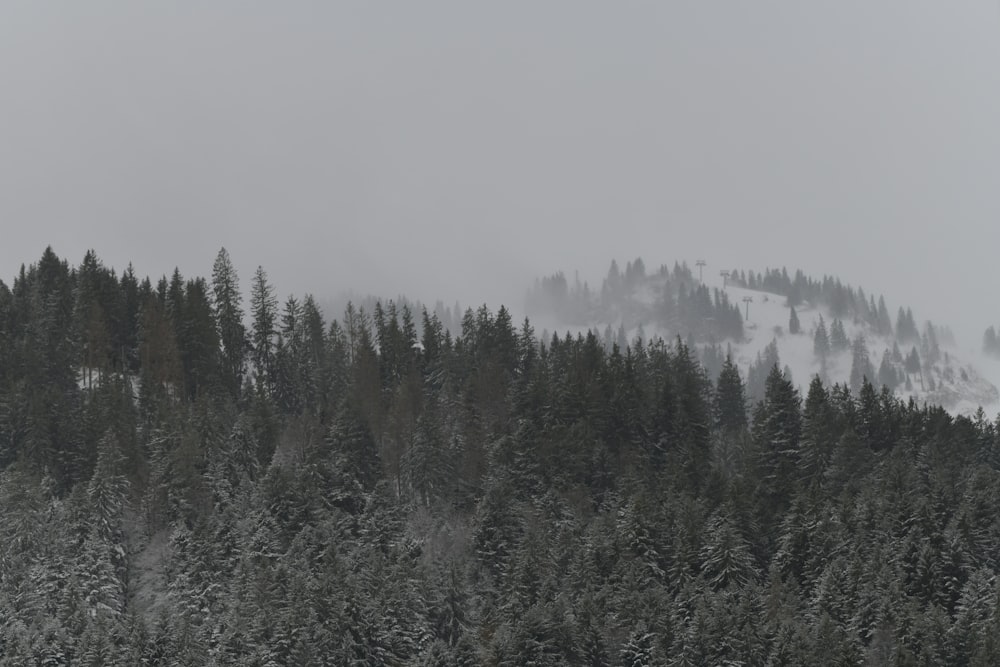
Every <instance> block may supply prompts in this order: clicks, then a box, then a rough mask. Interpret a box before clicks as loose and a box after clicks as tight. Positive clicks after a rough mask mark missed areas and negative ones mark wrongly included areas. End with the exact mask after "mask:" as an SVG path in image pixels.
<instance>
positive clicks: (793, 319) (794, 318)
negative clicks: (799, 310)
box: [788, 306, 802, 335]
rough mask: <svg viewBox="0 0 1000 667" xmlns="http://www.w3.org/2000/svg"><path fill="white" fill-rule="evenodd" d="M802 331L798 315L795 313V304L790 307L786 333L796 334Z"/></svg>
mask: <svg viewBox="0 0 1000 667" xmlns="http://www.w3.org/2000/svg"><path fill="white" fill-rule="evenodd" d="M801 332H802V325H801V324H800V323H799V316H798V315H796V314H795V306H792V307H791V315H790V316H789V319H788V333H790V334H792V335H797V334H799V333H801Z"/></svg>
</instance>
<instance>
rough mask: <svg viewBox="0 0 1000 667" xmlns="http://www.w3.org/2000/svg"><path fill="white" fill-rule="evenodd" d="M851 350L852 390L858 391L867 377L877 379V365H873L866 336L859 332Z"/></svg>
mask: <svg viewBox="0 0 1000 667" xmlns="http://www.w3.org/2000/svg"><path fill="white" fill-rule="evenodd" d="M851 350H852V357H851V379H850V383H851V391H853V392H854V393H858V392H859V391H861V385H862V383H863V381H864V380H865V379H868V380H869V381H870V380H872V379H875V367H874V366H872V362H871V359H870V358H869V356H868V344H867V343H866V342H865V337H864V336H862V335H860V334H859V335H858V337H857V338H855V339H854V343H853V344H852V346H851Z"/></svg>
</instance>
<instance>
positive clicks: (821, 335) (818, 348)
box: [813, 315, 830, 363]
mask: <svg viewBox="0 0 1000 667" xmlns="http://www.w3.org/2000/svg"><path fill="white" fill-rule="evenodd" d="M813 354H815V355H816V358H817V359H819V360H820V363H826V358H827V357H828V356H829V354H830V337H829V335H827V332H826V323H825V322H824V321H823V316H822V315H820V316H819V326H817V327H816V335H815V336H813Z"/></svg>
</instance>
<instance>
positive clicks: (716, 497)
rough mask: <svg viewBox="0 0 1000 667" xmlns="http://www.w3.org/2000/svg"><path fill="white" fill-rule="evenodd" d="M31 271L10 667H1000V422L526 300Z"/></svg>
mask: <svg viewBox="0 0 1000 667" xmlns="http://www.w3.org/2000/svg"><path fill="white" fill-rule="evenodd" d="M240 294H241V291H240V288H239V281H238V279H237V276H236V273H235V270H234V269H233V267H232V264H231V262H230V261H229V258H228V256H227V255H226V253H225V252H224V251H223V252H220V254H219V257H218V259H217V261H216V264H215V267H214V270H213V273H212V279H211V280H210V281H206V280H204V279H200V278H194V279H187V280H185V279H183V278H182V277H181V276H180V275H179V273H177V272H175V273H174V275H173V276H172V277H171V278H170V279H163V280H161V281H159V283H158V284H156V285H155V286H154V285H153V284H151V283H150V281H148V280H143V281H139V280H137V279H136V277H135V276H134V274H133V272H132V271H131V270H128V271H126V272H125V274H123V275H122V276H121V277H120V278H119V277H116V276H115V274H114V273H113V272H112V271H110V270H108V269H106V268H105V267H103V266H102V265H101V264H100V262H99V261H97V259H96V257H95V256H94V255H93V254H88V256H87V258H85V260H84V262H83V264H82V265H81V266H80V267H77V268H70V267H69V265H68V264H67V263H66V262H64V261H61V260H59V259H58V258H57V257H56V256H55V255H54V253H52V252H51V251H46V253H45V254H44V255H43V257H42V259H41V260H40V261H39V262H38V263H37V264H36V265H33V266H32V267H30V268H28V269H26V270H23V271H22V272H21V273H20V275H19V276H18V277H17V278H16V279H15V281H14V284H13V288H11V289H8V288H7V287H5V286H3V285H0V355H2V356H0V361H2V363H0V446H2V457H3V459H2V464H3V472H2V475H0V498H2V503H3V508H4V512H3V513H2V514H0V623H2V626H0V662H2V663H3V664H11V665H25V664H39V665H43V664H44V665H59V664H74V665H76V664H83V665H111V664H120V665H139V664H149V665H167V664H170V665H174V664H180V665H204V664H232V665H311V664H317V665H322V664H327V665H404V664H406V665H409V664H416V665H481V664H485V665H526V664H533V665H560V664H581V665H629V666H634V665H707V664H746V665H803V664H845V665H847V664H850V665H854V664H901V665H903V664H905V665H910V664H912V665H928V664H934V665H937V664H956V665H960V664H974V665H991V664H997V663H998V662H1000V646H998V643H997V639H996V637H998V636H1000V634H998V631H1000V589H998V582H997V578H996V574H997V571H998V568H1000V556H998V554H1000V550H998V546H1000V439H998V432H997V428H996V425H995V424H994V423H991V422H990V421H988V420H987V419H986V418H985V416H984V415H982V413H981V412H980V414H978V415H977V416H976V417H975V418H974V419H969V418H965V417H952V416H950V415H949V414H948V413H946V412H945V411H943V410H941V409H940V408H936V407H929V406H918V405H916V404H914V403H913V402H910V403H907V404H904V403H901V402H900V401H899V400H898V399H896V398H894V397H893V396H892V394H891V393H890V392H888V391H877V390H876V389H875V388H874V386H873V385H872V384H871V383H870V382H869V381H868V380H867V379H863V381H862V383H861V389H860V391H859V392H857V393H852V391H851V390H850V389H848V388H845V387H842V386H834V387H825V386H824V385H823V383H822V382H821V381H820V380H819V379H815V380H814V381H813V382H812V384H811V385H810V386H809V389H808V392H807V394H806V396H805V397H804V398H803V397H801V396H800V395H799V393H798V391H797V390H796V389H795V387H794V386H793V385H792V383H791V382H790V381H789V380H788V378H786V377H785V375H784V374H783V373H782V372H781V371H780V370H779V369H778V368H777V367H773V368H771V369H770V372H769V373H768V375H767V376H766V378H765V387H764V397H763V400H761V401H760V402H758V403H757V404H756V405H753V406H748V405H747V400H746V389H745V385H744V381H743V379H742V378H741V376H740V373H739V371H738V369H737V368H736V367H735V366H734V365H733V364H732V362H731V360H729V359H726V360H725V361H724V362H723V365H722V369H721V371H720V373H719V377H718V381H717V382H713V381H711V380H709V378H708V376H707V374H706V372H705V370H704V369H703V367H702V366H701V365H700V364H699V363H698V362H697V360H696V358H695V356H694V354H693V352H692V351H691V350H690V348H689V347H688V346H687V345H686V344H685V343H683V342H681V341H680V340H678V341H676V342H674V343H670V344H667V343H664V342H662V341H659V340H657V341H653V342H649V343H644V342H641V341H640V342H638V343H637V344H635V345H632V346H628V347H624V348H620V347H618V346H617V345H612V347H611V349H610V350H608V349H605V346H604V345H603V343H602V341H600V340H599V339H598V338H597V337H596V336H594V335H592V334H591V335H587V336H583V335H578V336H575V337H574V336H562V337H560V336H553V337H552V339H551V341H550V342H547V343H544V344H543V343H540V342H539V340H538V339H537V338H536V336H535V334H534V332H533V330H532V328H531V326H530V324H529V323H528V322H527V321H525V322H524V323H523V324H522V325H520V326H515V324H514V323H513V322H512V321H511V317H510V314H509V312H508V311H507V310H506V309H504V308H501V309H500V310H499V311H497V312H495V313H494V312H491V311H490V310H489V309H487V308H486V307H482V308H480V309H479V310H477V311H471V310H469V311H466V313H465V315H464V317H463V319H462V323H461V332H460V333H459V334H457V335H452V334H451V333H450V332H448V331H447V330H446V328H445V327H444V326H443V325H442V323H441V321H440V320H439V319H438V318H437V317H436V316H435V315H434V314H428V313H426V312H421V313H419V314H417V313H413V312H411V311H410V310H409V309H408V308H399V307H397V306H396V305H395V304H393V303H388V304H376V307H375V308H374V309H373V311H372V312H366V311H365V310H363V309H354V308H353V307H349V308H348V309H347V311H346V312H345V313H344V316H343V317H342V318H341V319H338V320H333V321H330V322H327V321H326V319H325V318H324V315H323V313H321V312H320V311H319V309H318V308H316V306H315V302H314V301H313V300H312V299H311V298H309V297H304V298H302V299H296V298H289V299H287V300H286V301H285V302H284V304H283V305H280V306H279V303H278V301H277V298H276V297H275V295H274V291H273V289H272V288H271V286H270V284H269V283H268V280H267V275H266V273H265V272H264V271H263V270H262V269H260V270H258V271H257V273H256V275H255V276H254V277H253V280H252V283H251V290H250V294H251V299H250V303H249V307H248V308H247V309H246V310H244V307H243V303H242V298H241V296H240Z"/></svg>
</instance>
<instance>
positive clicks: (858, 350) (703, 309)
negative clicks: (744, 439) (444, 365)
mask: <svg viewBox="0 0 1000 667" xmlns="http://www.w3.org/2000/svg"><path fill="white" fill-rule="evenodd" d="M705 268H706V263H705V262H701V261H699V262H698V268H697V270H696V271H692V269H691V268H690V267H689V266H688V264H687V263H676V262H675V263H674V266H673V268H672V269H671V268H669V267H667V266H666V265H663V266H661V267H660V268H659V269H657V270H655V271H650V272H647V270H646V267H645V264H644V263H643V261H642V259H641V258H637V259H635V260H634V261H630V262H627V263H626V265H625V269H624V270H622V269H620V268H619V266H618V264H617V262H615V261H612V262H611V266H610V268H609V269H608V273H607V276H606V277H605V278H604V279H603V281H602V282H601V285H600V288H599V289H592V288H591V287H590V285H589V284H588V283H587V282H586V281H583V282H581V281H580V278H579V276H577V277H576V278H575V279H574V280H573V281H572V284H571V283H570V281H568V280H567V278H566V276H565V274H564V273H562V272H557V273H555V274H553V275H551V276H548V277H546V278H542V279H540V280H536V281H535V284H534V286H533V287H532V288H531V289H529V290H528V293H527V298H526V310H527V312H528V314H529V316H531V317H532V318H533V320H534V321H536V322H539V323H541V324H542V329H543V335H542V338H545V335H544V334H545V331H546V329H547V328H549V327H551V328H553V329H554V330H557V331H564V330H565V329H566V328H570V329H572V330H576V331H587V330H590V331H593V332H594V333H595V335H597V336H598V337H599V338H600V340H601V341H602V343H603V345H604V347H605V349H606V350H610V349H611V346H612V345H613V344H617V345H618V346H619V348H621V349H624V348H625V346H626V345H628V344H629V343H630V342H634V341H635V340H636V338H641V339H644V340H649V339H650V338H655V337H662V338H665V339H667V340H671V339H673V338H675V337H677V336H680V337H682V338H683V339H684V341H685V343H686V344H687V346H688V347H689V348H690V349H691V351H692V353H694V354H695V356H697V358H698V360H699V361H700V362H701V364H702V365H703V366H704V367H705V370H706V371H707V372H708V374H709V377H710V379H712V380H713V381H714V380H716V379H717V377H718V374H719V372H720V371H721V370H722V366H723V361H724V360H725V358H726V356H727V354H730V355H731V356H732V358H733V361H734V362H735V363H736V364H737V365H738V366H739V367H740V369H741V370H742V371H743V372H744V373H745V374H746V378H747V390H748V394H749V396H750V397H751V399H752V400H753V401H755V402H756V401H758V400H760V399H761V398H763V395H764V383H765V380H766V378H767V374H768V372H769V371H770V369H771V367H772V366H774V365H775V364H778V365H779V366H780V367H781V368H782V369H784V370H785V372H786V374H788V375H789V376H790V377H791V378H792V379H793V381H794V382H795V383H796V387H797V388H799V389H800V390H801V391H805V390H806V389H807V387H808V385H809V381H810V379H811V378H812V377H813V376H814V375H819V376H820V377H821V378H823V380H824V382H825V383H826V384H834V383H838V382H839V383H841V384H847V385H849V386H850V387H851V390H852V392H853V393H855V394H857V393H858V392H860V390H861V384H862V380H863V379H864V378H867V379H868V380H869V381H870V382H872V383H873V384H875V385H876V387H878V388H881V387H882V386H886V387H888V388H889V389H890V391H892V392H894V393H895V394H896V395H897V396H898V397H900V398H901V399H903V400H904V401H905V400H908V399H910V398H913V399H915V400H916V401H917V402H918V403H924V402H927V403H931V404H937V405H941V406H943V407H945V408H947V409H949V410H950V411H952V412H955V413H961V414H966V415H971V414H973V413H975V411H976V409H977V408H978V407H980V406H984V407H987V408H989V409H990V410H996V409H1000V391H998V389H997V387H996V386H995V385H994V384H993V383H991V382H990V379H988V378H990V377H992V379H993V380H994V381H996V377H995V376H996V372H995V368H994V364H993V363H992V361H991V360H990V359H989V358H988V357H977V356H976V355H975V354H972V355H971V358H970V354H969V353H968V351H961V352H960V351H959V350H958V349H957V348H956V345H955V337H954V335H953V334H952V332H951V330H950V329H949V328H948V327H947V326H941V325H936V324H934V323H933V322H931V321H929V320H925V321H924V322H923V323H918V320H917V319H916V318H915V317H914V314H913V309H912V308H910V307H903V306H899V307H898V308H897V309H896V310H895V313H896V314H895V317H893V315H892V314H891V313H892V312H893V311H891V310H890V309H889V307H888V306H887V304H886V300H885V298H884V297H882V296H881V295H879V296H878V297H877V298H876V296H875V295H874V294H872V293H868V294H866V293H865V290H864V289H862V288H861V287H853V286H851V285H849V284H845V283H843V282H842V281H841V280H840V279H838V278H835V277H832V276H824V277H823V278H822V279H814V278H809V277H807V276H806V275H805V273H803V271H801V270H797V271H795V272H794V274H790V273H789V272H788V271H787V270H786V269H767V270H765V271H762V272H758V273H755V272H754V271H752V270H751V271H746V270H737V269H731V270H723V271H712V270H709V271H707V272H706V271H705V270H704V269H705ZM991 331H992V329H990V330H987V333H986V336H985V338H984V341H985V342H984V348H985V350H986V354H987V355H992V356H995V357H998V358H1000V355H998V354H997V353H996V351H995V350H997V349H1000V345H996V344H995V341H996V338H997V336H996V335H995V334H996V332H995V331H993V338H992V339H991V338H990V332H991ZM991 341H992V342H991Z"/></svg>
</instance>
